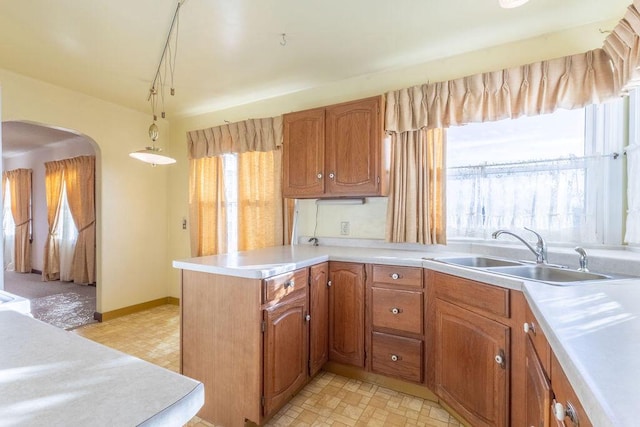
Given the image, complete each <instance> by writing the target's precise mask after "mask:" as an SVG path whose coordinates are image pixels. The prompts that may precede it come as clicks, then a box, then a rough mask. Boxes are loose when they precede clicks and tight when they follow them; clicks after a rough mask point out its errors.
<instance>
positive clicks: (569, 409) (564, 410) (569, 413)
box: [551, 399, 580, 427]
mask: <svg viewBox="0 0 640 427" xmlns="http://www.w3.org/2000/svg"><path fill="white" fill-rule="evenodd" d="M551 410H552V412H553V416H554V417H555V418H556V420H558V421H559V422H561V423H562V425H563V426H564V425H565V424H564V419H565V417H566V418H569V419H570V420H571V423H572V424H573V427H579V426H580V420H579V419H578V412H577V411H576V409H575V408H574V407H573V405H572V404H571V402H567V405H566V407H565V405H563V404H562V403H560V402H557V401H556V400H555V399H553V403H552V404H551Z"/></svg>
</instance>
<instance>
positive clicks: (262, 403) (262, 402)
mask: <svg viewBox="0 0 640 427" xmlns="http://www.w3.org/2000/svg"><path fill="white" fill-rule="evenodd" d="M264 403H265V399H264V396H260V405H261V406H262V407H263V408H264Z"/></svg>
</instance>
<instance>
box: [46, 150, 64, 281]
mask: <svg viewBox="0 0 640 427" xmlns="http://www.w3.org/2000/svg"><path fill="white" fill-rule="evenodd" d="M44 169H45V178H44V179H45V198H46V202H47V223H48V224H49V234H48V235H47V239H46V241H45V245H44V264H43V268H42V279H43V280H45V281H48V280H58V279H60V241H59V238H58V229H59V224H60V205H61V201H62V185H63V173H64V166H63V163H62V162H46V163H45V164H44Z"/></svg>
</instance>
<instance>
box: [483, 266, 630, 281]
mask: <svg viewBox="0 0 640 427" xmlns="http://www.w3.org/2000/svg"><path fill="white" fill-rule="evenodd" d="M518 269H520V270H523V269H524V270H528V271H536V270H538V271H539V270H547V271H552V272H554V271H555V272H559V274H560V275H561V276H562V275H565V276H576V278H575V280H552V279H542V278H535V277H530V275H524V274H516V273H513V272H514V271H517V270H518ZM483 270H484V271H487V272H490V273H495V274H500V275H504V276H510V277H517V278H519V279H522V280H531V281H534V282H542V283H549V284H552V285H561V286H571V285H577V284H585V283H596V282H603V281H606V282H609V281H612V280H619V279H621V278H620V277H616V276H614V275H611V274H604V273H597V272H592V271H579V270H572V269H569V268H568V267H555V266H550V265H544V264H533V265H527V264H523V265H520V266H512V267H489V268H485V269H483ZM579 276H583V277H579Z"/></svg>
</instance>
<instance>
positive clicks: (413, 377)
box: [371, 332, 423, 383]
mask: <svg viewBox="0 0 640 427" xmlns="http://www.w3.org/2000/svg"><path fill="white" fill-rule="evenodd" d="M422 347H423V345H422V341H421V340H416V339H413V338H405V337H398V336H395V335H389V334H383V333H380V332H374V333H373V334H372V337H371V352H372V353H373V359H372V362H371V369H372V370H373V372H375V373H378V374H382V375H387V376H390V377H396V378H401V379H403V380H407V381H413V382H417V383H419V382H422Z"/></svg>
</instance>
